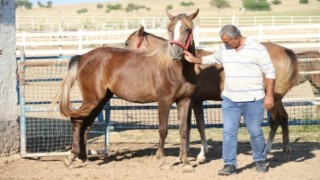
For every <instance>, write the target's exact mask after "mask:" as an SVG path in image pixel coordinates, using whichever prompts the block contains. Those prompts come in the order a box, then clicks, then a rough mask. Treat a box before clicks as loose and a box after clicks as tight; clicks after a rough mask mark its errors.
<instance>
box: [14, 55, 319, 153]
mask: <svg viewBox="0 0 320 180" xmlns="http://www.w3.org/2000/svg"><path fill="white" fill-rule="evenodd" d="M22 54H23V53H22ZM68 58H69V57H66V56H64V57H62V56H51V57H30V58H28V57H24V56H21V57H20V58H17V60H18V65H19V67H18V74H19V79H18V80H19V85H18V90H19V103H20V125H21V155H22V156H23V157H28V156H56V155H65V154H68V153H69V150H70V148H71V143H72V142H71V141H72V138H71V137H72V130H71V123H70V121H69V120H67V119H65V118H63V117H61V115H60V114H59V112H58V106H57V104H55V105H54V106H52V105H51V101H52V100H53V99H54V97H55V95H56V94H57V92H58V90H59V88H60V86H61V81H62V78H63V76H64V74H65V73H66V71H67V66H68ZM299 64H300V65H299V67H300V70H301V72H300V77H299V84H297V86H295V87H294V88H293V89H292V90H290V92H289V93H288V94H287V95H286V96H285V98H284V99H283V102H284V105H285V108H286V110H287V112H288V114H289V124H290V125H306V124H309V125H316V124H320V109H318V108H319V107H318V103H317V97H318V96H319V89H320V74H319V70H320V59H319V58H318V59H309V58H305V59H300V61H299ZM308 72H309V73H308ZM71 94H72V96H71V99H72V102H73V104H74V105H75V106H79V105H80V104H81V100H82V99H81V94H80V92H79V88H78V87H77V84H75V87H74V88H73V90H72V93H71ZM176 111H177V110H176V107H175V104H173V105H172V108H171V112H170V117H169V127H170V128H177V127H178V125H179V121H178V117H177V112H176ZM204 112H205V122H206V127H222V124H223V117H222V115H221V113H220V102H217V101H205V102H204ZM263 125H268V115H267V113H266V114H265V120H264V122H263ZM192 126H193V127H195V117H194V115H193V116H192ZM155 128H158V112H157V103H148V104H136V103H131V102H127V101H124V100H122V99H119V98H116V97H115V98H112V99H111V101H110V102H109V103H108V104H107V105H106V106H105V108H104V110H103V113H101V114H100V115H99V117H98V118H97V119H96V121H95V124H94V127H93V129H92V130H91V132H90V134H89V140H88V149H89V154H95V153H105V152H107V148H108V139H109V132H110V131H123V130H128V129H155Z"/></svg>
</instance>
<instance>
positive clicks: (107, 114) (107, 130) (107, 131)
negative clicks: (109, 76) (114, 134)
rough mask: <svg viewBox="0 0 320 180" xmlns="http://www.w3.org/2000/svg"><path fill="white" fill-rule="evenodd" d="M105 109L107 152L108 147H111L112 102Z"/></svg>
mask: <svg viewBox="0 0 320 180" xmlns="http://www.w3.org/2000/svg"><path fill="white" fill-rule="evenodd" d="M104 109H105V117H106V132H105V140H104V142H105V150H107V148H108V146H109V145H110V143H109V139H110V137H109V136H110V115H111V105H110V101H109V102H107V104H106V105H105V106H104Z"/></svg>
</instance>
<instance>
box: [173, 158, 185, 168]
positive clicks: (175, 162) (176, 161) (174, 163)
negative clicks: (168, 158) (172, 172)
mask: <svg viewBox="0 0 320 180" xmlns="http://www.w3.org/2000/svg"><path fill="white" fill-rule="evenodd" d="M180 163H182V161H181V159H180V158H177V159H176V160H175V161H174V162H173V163H172V165H171V166H176V165H178V164H180Z"/></svg>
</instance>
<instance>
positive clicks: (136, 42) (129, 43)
mask: <svg viewBox="0 0 320 180" xmlns="http://www.w3.org/2000/svg"><path fill="white" fill-rule="evenodd" d="M144 36H145V32H144V27H143V26H140V28H139V29H138V30H137V31H134V32H133V33H131V34H130V35H129V37H128V38H127V40H126V41H125V43H124V45H125V48H127V49H134V50H136V49H139V48H140V47H141V44H142V41H143V39H144Z"/></svg>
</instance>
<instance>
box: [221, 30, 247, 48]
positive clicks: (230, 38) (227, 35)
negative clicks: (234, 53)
mask: <svg viewBox="0 0 320 180" xmlns="http://www.w3.org/2000/svg"><path fill="white" fill-rule="evenodd" d="M241 37H242V35H241V32H240V30H239V29H238V28H237V27H236V26H234V25H230V24H228V25H225V26H224V27H223V28H222V29H221V30H220V38H221V40H222V42H223V43H224V44H226V45H228V46H229V47H231V48H234V49H236V48H237V47H239V46H240V39H241Z"/></svg>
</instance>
